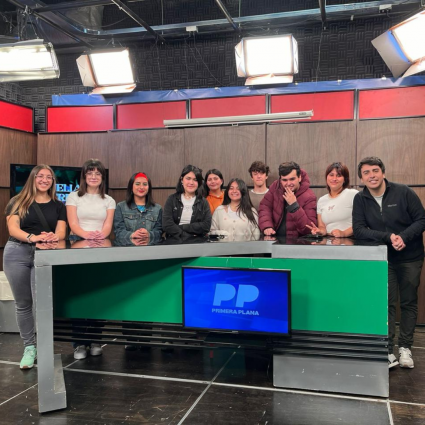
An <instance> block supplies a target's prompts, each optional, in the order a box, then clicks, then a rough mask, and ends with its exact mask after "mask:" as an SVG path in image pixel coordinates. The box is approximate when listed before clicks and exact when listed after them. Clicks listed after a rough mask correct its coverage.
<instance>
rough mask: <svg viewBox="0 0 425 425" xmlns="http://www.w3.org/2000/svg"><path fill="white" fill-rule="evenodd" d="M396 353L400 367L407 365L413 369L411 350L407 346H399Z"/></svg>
mask: <svg viewBox="0 0 425 425" xmlns="http://www.w3.org/2000/svg"><path fill="white" fill-rule="evenodd" d="M398 353H399V355H400V357H399V362H400V367H407V368H409V369H413V368H414V367H415V365H414V363H413V359H412V352H411V351H410V350H409V349H408V348H405V347H400V348H399V350H398Z"/></svg>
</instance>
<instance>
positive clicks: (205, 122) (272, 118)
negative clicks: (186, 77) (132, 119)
mask: <svg viewBox="0 0 425 425" xmlns="http://www.w3.org/2000/svg"><path fill="white" fill-rule="evenodd" d="M313 115H314V113H313V111H296V112H279V113H275V114H258V115H238V116H233V117H213V118H191V119H184V120H164V126H165V127H168V128H178V127H203V126H212V125H238V124H255V123H266V122H281V121H299V120H309V119H310V118H311V117H312V116H313Z"/></svg>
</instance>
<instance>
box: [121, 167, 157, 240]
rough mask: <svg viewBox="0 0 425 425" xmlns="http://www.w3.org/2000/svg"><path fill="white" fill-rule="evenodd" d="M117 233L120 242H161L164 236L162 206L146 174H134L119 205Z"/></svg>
mask: <svg viewBox="0 0 425 425" xmlns="http://www.w3.org/2000/svg"><path fill="white" fill-rule="evenodd" d="M114 232H115V238H116V242H117V244H118V245H128V244H129V243H131V244H133V245H143V244H146V245H147V244H148V243H149V242H158V241H160V239H161V235H162V207H161V205H159V204H157V203H155V201H154V200H153V197H152V183H151V180H150V178H149V177H148V176H147V175H146V174H144V173H136V174H133V175H132V176H131V178H130V180H129V182H128V186H127V196H126V200H125V201H122V202H120V203H119V204H118V205H117V209H116V211H115V217H114Z"/></svg>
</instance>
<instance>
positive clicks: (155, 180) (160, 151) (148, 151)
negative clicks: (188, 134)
mask: <svg viewBox="0 0 425 425" xmlns="http://www.w3.org/2000/svg"><path fill="white" fill-rule="evenodd" d="M109 159H110V160H109V162H110V164H111V167H110V170H109V186H110V187H112V188H126V187H127V184H128V180H129V178H130V177H131V175H132V174H134V173H135V172H136V171H143V172H145V173H146V174H148V175H149V177H150V178H151V180H152V185H153V187H170V186H171V187H174V186H175V185H176V183H177V179H178V177H179V176H180V173H181V170H182V168H183V166H184V130H166V129H164V130H163V129H158V130H140V131H137V130H136V131H116V132H112V133H110V135H109Z"/></svg>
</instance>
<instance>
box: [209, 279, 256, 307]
mask: <svg viewBox="0 0 425 425" xmlns="http://www.w3.org/2000/svg"><path fill="white" fill-rule="evenodd" d="M259 294H260V291H259V290H258V288H257V287H256V286H254V285H239V286H238V288H237V289H236V288H235V287H234V286H233V285H230V284H228V283H217V285H216V286H215V292H214V302H213V305H214V306H216V307H219V306H221V303H222V302H223V301H231V300H234V302H235V303H234V304H233V305H232V307H239V308H244V305H245V303H251V302H253V301H255V300H256V299H257V298H258V295H259Z"/></svg>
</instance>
